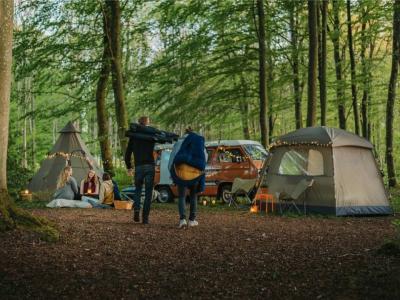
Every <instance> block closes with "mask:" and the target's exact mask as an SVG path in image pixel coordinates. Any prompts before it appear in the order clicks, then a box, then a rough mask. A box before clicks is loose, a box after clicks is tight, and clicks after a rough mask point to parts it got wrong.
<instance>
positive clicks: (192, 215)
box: [178, 184, 197, 221]
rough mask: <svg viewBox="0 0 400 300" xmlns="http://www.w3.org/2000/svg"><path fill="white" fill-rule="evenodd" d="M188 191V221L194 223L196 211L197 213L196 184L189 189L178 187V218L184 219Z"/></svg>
mask: <svg viewBox="0 0 400 300" xmlns="http://www.w3.org/2000/svg"><path fill="white" fill-rule="evenodd" d="M187 189H188V190H189V191H190V196H189V197H190V215H189V220H190V221H194V220H195V219H196V211H197V184H196V185H194V186H191V187H184V186H181V185H178V194H179V202H178V207H179V218H180V219H181V220H182V219H185V218H186V215H185V206H186V201H185V200H186V199H185V198H186V190H187Z"/></svg>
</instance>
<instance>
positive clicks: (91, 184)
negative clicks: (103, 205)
mask: <svg viewBox="0 0 400 300" xmlns="http://www.w3.org/2000/svg"><path fill="white" fill-rule="evenodd" d="M99 186H100V182H99V179H98V177H97V175H96V172H95V171H94V170H93V169H90V170H89V172H88V174H87V176H86V178H85V179H83V180H82V181H81V188H80V192H81V195H88V196H89V197H94V198H97V196H98V194H99Z"/></svg>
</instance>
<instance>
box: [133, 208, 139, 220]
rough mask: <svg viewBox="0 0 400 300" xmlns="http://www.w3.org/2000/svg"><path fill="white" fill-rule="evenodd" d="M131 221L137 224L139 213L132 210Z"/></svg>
mask: <svg viewBox="0 0 400 300" xmlns="http://www.w3.org/2000/svg"><path fill="white" fill-rule="evenodd" d="M133 221H134V222H135V223H139V222H140V211H139V210H134V211H133Z"/></svg>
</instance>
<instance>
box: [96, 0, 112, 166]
mask: <svg viewBox="0 0 400 300" xmlns="http://www.w3.org/2000/svg"><path fill="white" fill-rule="evenodd" d="M102 14H103V33H104V36H103V47H104V49H103V57H102V67H101V70H100V77H99V81H98V82H97V89H96V109H97V126H98V131H97V135H98V138H99V143H100V153H101V159H102V162H103V168H104V171H106V172H113V169H114V168H113V163H112V153H111V146H110V137H109V131H108V130H109V124H108V113H107V105H106V96H107V83H108V77H109V75H110V72H111V65H110V59H111V52H110V51H111V50H110V48H111V47H110V44H109V42H110V39H109V38H108V32H109V31H108V24H110V21H111V20H110V19H111V18H112V16H111V13H110V9H109V8H108V7H107V6H106V7H104V9H103V10H102Z"/></svg>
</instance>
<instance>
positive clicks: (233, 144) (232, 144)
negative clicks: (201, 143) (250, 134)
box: [206, 140, 262, 147]
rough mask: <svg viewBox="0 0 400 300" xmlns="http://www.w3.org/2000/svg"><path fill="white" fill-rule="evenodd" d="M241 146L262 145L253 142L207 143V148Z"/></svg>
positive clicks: (226, 141)
mask: <svg viewBox="0 0 400 300" xmlns="http://www.w3.org/2000/svg"><path fill="white" fill-rule="evenodd" d="M239 145H260V146H262V145H261V144H260V143H259V142H256V141H252V140H219V141H209V142H206V147H212V146H239Z"/></svg>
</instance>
